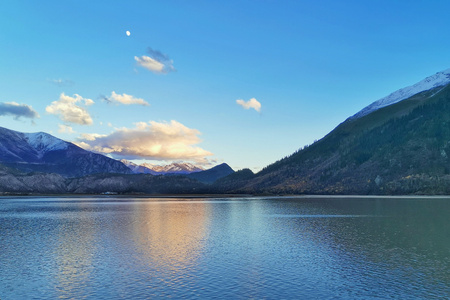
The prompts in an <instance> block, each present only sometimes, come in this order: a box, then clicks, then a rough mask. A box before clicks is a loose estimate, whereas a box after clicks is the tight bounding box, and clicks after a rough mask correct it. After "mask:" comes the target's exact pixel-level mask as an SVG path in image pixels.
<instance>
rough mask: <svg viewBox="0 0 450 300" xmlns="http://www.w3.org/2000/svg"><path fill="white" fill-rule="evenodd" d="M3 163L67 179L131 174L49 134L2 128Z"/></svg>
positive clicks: (0, 153) (0, 157)
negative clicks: (93, 175)
mask: <svg viewBox="0 0 450 300" xmlns="http://www.w3.org/2000/svg"><path fill="white" fill-rule="evenodd" d="M0 163H2V164H3V165H5V166H8V167H12V168H15V169H18V170H21V171H23V172H34V171H37V172H45V173H56V174H60V175H63V176H68V177H76V176H84V175H88V174H94V173H123V174H128V173H131V172H130V170H129V169H128V168H127V167H126V166H125V165H124V164H122V163H121V162H119V161H116V160H114V159H111V158H108V157H106V156H103V155H100V154H96V153H92V152H89V151H86V150H83V149H81V148H80V147H78V146H76V145H74V144H72V143H69V142H65V141H63V140H61V139H58V138H56V137H54V136H52V135H50V134H47V133H43V132H38V133H22V132H18V131H14V130H9V129H6V128H2V127H0Z"/></svg>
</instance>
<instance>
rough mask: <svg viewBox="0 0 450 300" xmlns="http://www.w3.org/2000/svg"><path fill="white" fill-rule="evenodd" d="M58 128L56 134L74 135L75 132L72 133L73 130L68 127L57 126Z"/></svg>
mask: <svg viewBox="0 0 450 300" xmlns="http://www.w3.org/2000/svg"><path fill="white" fill-rule="evenodd" d="M58 127H59V129H58V132H60V133H69V134H72V133H75V131H73V128H72V127H70V126H67V125H64V124H59V125H58Z"/></svg>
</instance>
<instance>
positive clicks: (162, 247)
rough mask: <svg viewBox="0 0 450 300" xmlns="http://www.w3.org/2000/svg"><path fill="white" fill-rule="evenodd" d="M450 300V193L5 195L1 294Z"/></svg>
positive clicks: (0, 213)
mask: <svg viewBox="0 0 450 300" xmlns="http://www.w3.org/2000/svg"><path fill="white" fill-rule="evenodd" d="M164 297H172V298H175V299H179V298H184V299H186V298H187V299H189V298H191V299H210V298H220V299H222V298H223V299H240V298H256V299H370V298H374V299H380V298H381V299H385V298H389V299H448V298H449V297H450V198H376V197H367V198H356V197H282V198H217V199H215V198H209V199H208V198H196V199H189V198H118V197H116V198H114V197H110V198H107V197H104V198H0V299H1V300H7V299H58V298H59V299H149V298H150V299H151V298H164Z"/></svg>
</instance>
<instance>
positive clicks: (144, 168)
mask: <svg viewBox="0 0 450 300" xmlns="http://www.w3.org/2000/svg"><path fill="white" fill-rule="evenodd" d="M121 162H122V163H124V164H125V165H126V166H127V167H128V168H130V170H131V171H133V173H144V174H153V175H162V174H190V173H195V172H200V171H203V170H204V169H203V168H202V167H200V166H196V165H194V164H191V163H172V164H169V165H163V166H160V165H153V164H149V163H143V164H141V165H137V164H135V163H133V162H131V161H128V160H126V159H122V160H121Z"/></svg>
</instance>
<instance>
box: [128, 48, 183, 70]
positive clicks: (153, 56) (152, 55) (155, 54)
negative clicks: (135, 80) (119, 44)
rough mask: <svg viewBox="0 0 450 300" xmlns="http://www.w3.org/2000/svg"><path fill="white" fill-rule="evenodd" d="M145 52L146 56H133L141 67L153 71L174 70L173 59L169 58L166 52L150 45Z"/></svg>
mask: <svg viewBox="0 0 450 300" xmlns="http://www.w3.org/2000/svg"><path fill="white" fill-rule="evenodd" d="M147 53H148V56H147V55H142V56H141V57H138V56H135V57H134V60H136V62H137V63H138V65H140V66H141V67H143V68H146V69H147V70H150V71H152V72H154V73H169V72H173V71H175V68H174V67H173V60H171V59H170V58H169V56H168V55H167V54H164V53H162V52H161V51H158V50H153V49H152V48H150V47H149V48H148V49H147Z"/></svg>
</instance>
